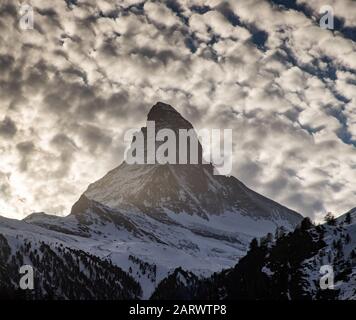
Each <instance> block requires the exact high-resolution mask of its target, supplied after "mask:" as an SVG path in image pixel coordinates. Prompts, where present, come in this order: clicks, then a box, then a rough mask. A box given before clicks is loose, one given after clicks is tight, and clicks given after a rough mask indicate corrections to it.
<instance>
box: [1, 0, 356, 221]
mask: <svg viewBox="0 0 356 320" xmlns="http://www.w3.org/2000/svg"><path fill="white" fill-rule="evenodd" d="M28 3H29V4H30V5H31V6H32V7H33V10H34V29H33V30H21V29H20V28H19V8H20V4H21V3H20V2H19V1H12V0H2V1H1V4H0V42H1V46H0V156H1V162H0V212H1V214H3V215H7V216H11V217H16V218H22V217H24V216H25V215H27V214H29V213H31V212H33V211H46V212H48V213H54V214H59V215H64V214H67V213H68V212H69V208H70V206H71V204H72V203H73V202H74V201H75V199H77V198H78V196H79V194H80V193H81V192H83V191H84V190H85V188H86V186H87V185H88V183H90V182H92V181H94V180H95V179H97V178H99V177H101V176H102V175H103V174H105V173H106V172H107V171H108V170H109V169H111V168H112V167H114V166H116V165H117V164H118V163H120V162H121V160H122V152H123V149H124V145H123V133H124V131H125V130H126V129H128V128H132V127H140V126H141V125H142V124H143V123H144V120H145V114H146V112H147V110H148V108H149V107H150V106H151V105H152V104H153V103H155V102H156V101H158V100H162V101H165V102H167V103H170V104H172V105H173V106H175V107H176V108H177V109H178V110H179V111H180V112H182V114H183V115H184V116H186V117H187V118H189V119H191V120H192V122H193V123H194V125H195V126H196V127H197V128H203V127H208V128H231V129H233V134H234V167H233V174H234V175H235V176H237V177H238V178H240V179H241V180H242V181H243V182H245V183H246V184H247V185H248V186H250V187H252V188H254V189H255V190H256V191H258V192H261V193H263V194H265V195H267V196H270V197H272V198H273V199H274V200H276V201H279V202H281V203H282V204H284V205H287V206H289V207H291V208H293V209H296V210H298V211H300V212H301V213H302V214H304V215H308V216H311V217H313V218H316V219H320V217H321V216H322V215H323V214H324V213H325V212H326V211H332V212H334V213H336V214H341V213H343V212H345V211H346V210H348V209H350V208H351V207H354V206H355V205H356V187H355V180H356V170H355V169H356V150H355V146H356V111H355V104H356V90H355V84H356V44H355V38H356V35H355V30H356V29H355V25H356V20H355V15H354V14H352V13H353V12H355V9H356V8H355V6H356V4H355V2H352V1H349V0H343V1H340V0H338V1H332V0H329V1H328V0H323V1H313V2H312V3H309V1H308V2H307V1H296V2H292V1H262V0H258V1H257V0H256V1H254V0H246V1H219V0H211V1H210V0H205V1H203V0H201V1H200V0H196V1H193V0H169V1H135V0H130V1H129V0H128V1H103V0H99V1H95V2H92V1H88V0H78V1H68V0H67V1H64V0H63V1H49V0H48V1H46V0H32V1H29V2H28ZM326 4H329V5H331V6H332V7H333V8H334V13H335V16H336V22H337V23H336V30H334V31H330V30H324V29H321V28H320V27H319V25H318V19H319V9H320V7H321V6H323V5H326Z"/></svg>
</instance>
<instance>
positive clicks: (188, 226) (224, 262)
mask: <svg viewBox="0 0 356 320" xmlns="http://www.w3.org/2000/svg"><path fill="white" fill-rule="evenodd" d="M147 120H148V121H155V123H156V130H159V129H162V128H169V129H172V130H174V131H175V132H176V131H177V130H179V129H191V128H193V127H192V125H191V124H190V123H189V122H188V121H187V120H186V119H184V118H183V117H182V116H181V115H180V114H179V113H178V112H177V111H176V110H175V109H174V108H173V107H171V106H169V105H167V104H164V103H157V104H156V105H155V106H153V107H152V109H151V111H150V112H149V114H148V117H147ZM141 130H142V132H143V133H144V135H145V137H146V138H147V135H146V132H147V129H146V128H142V129H141ZM201 152H202V146H201V145H200V144H199V158H200V157H201ZM213 169H214V168H213V166H212V165H211V164H202V163H200V164H186V165H178V164H177V165H173V164H165V165H161V164H128V163H126V162H123V163H122V164H121V165H120V166H118V167H117V168H115V169H113V170H112V171H110V172H109V173H108V174H107V175H105V176H104V177H103V178H101V179H100V180H98V181H97V182H95V183H93V184H91V185H90V186H89V187H88V189H87V191H86V192H85V193H84V194H83V195H82V196H81V197H80V199H79V200H78V202H77V203H75V204H74V206H73V208H72V211H71V214H69V215H68V216H66V217H57V216H51V215H47V214H45V213H34V214H32V215H30V216H29V217H27V218H26V219H24V221H14V220H10V219H5V218H1V220H0V235H2V237H3V242H2V246H4V247H6V248H7V249H6V250H5V251H6V252H8V251H9V250H10V251H11V253H9V254H6V255H4V254H3V262H4V263H5V264H6V263H9V261H11V259H12V260H13V259H15V262H16V257H19V256H21V254H25V256H26V259H27V260H28V262H29V264H31V263H32V264H35V265H37V266H38V259H40V258H37V260H36V259H35V258H34V256H32V257H31V255H30V254H31V252H32V250H34V249H33V248H36V250H37V251H36V253H38V252H39V250H40V251H41V249H40V248H41V246H48V250H51V254H50V256H51V257H52V258H53V257H56V259H57V260H58V261H63V259H65V258H64V257H65V256H67V255H68V254H64V251H63V249H62V250H58V248H65V251H66V252H70V254H73V255H75V252H80V253H81V254H82V255H87V256H85V257H86V259H89V260H90V259H94V260H95V259H99V260H100V263H104V265H103V266H97V268H104V266H106V267H107V268H108V269H109V270H110V268H119V269H120V270H122V271H124V273H123V275H122V277H126V278H125V282H130V288H133V289H132V290H131V291H130V292H128V293H127V294H126V295H124V292H122V295H121V296H120V297H134V296H139V295H140V296H141V297H142V298H148V297H149V296H150V295H151V294H152V292H153V291H154V290H155V288H156V286H157V284H158V283H159V282H160V281H161V280H162V279H163V278H165V277H166V276H167V275H168V274H169V272H171V271H172V270H174V269H176V268H177V267H181V268H183V269H184V270H189V271H191V272H193V273H194V274H196V275H198V276H209V275H210V274H211V273H213V272H218V271H221V270H222V269H224V268H228V267H232V266H233V265H235V264H236V262H237V261H238V260H239V259H240V258H241V257H242V256H244V255H245V254H246V252H247V251H248V245H249V243H250V241H251V239H252V238H254V237H262V236H264V235H265V234H267V233H268V232H274V231H275V229H276V228H277V227H282V226H283V227H284V228H285V229H287V230H293V229H294V228H295V226H296V225H297V224H298V223H299V222H300V221H301V220H302V216H301V215H299V214H298V213H296V212H294V211H292V210H289V209H288V208H285V207H283V206H282V205H280V204H278V203H276V202H274V201H272V200H270V199H268V198H265V197H263V196H262V195H260V194H258V193H256V192H254V191H252V190H250V189H249V188H248V187H246V186H245V185H244V184H243V183H241V182H240V181H239V180H237V179H236V178H234V177H227V176H221V175H214V174H213ZM28 243H31V248H32V249H27V250H26V251H25V253H24V251H23V250H24V249H23V248H27V246H28ZM46 248H47V247H46ZM2 250H3V251H4V249H2ZM43 250H44V249H43ZM12 257H15V258H12ZM93 257H94V258H93ZM19 259H20V260H21V258H19ZM33 259H35V262H37V263H34V260H33ZM76 261H77V260H76ZM16 263H17V264H18V263H20V261H17V262H16ZM98 263H99V262H98ZM17 264H16V265H17ZM88 264H89V263H86V265H88ZM108 264H109V267H108ZM77 267H78V268H79V270H80V273H85V274H87V275H88V277H89V275H91V274H92V273H90V274H89V273H87V272H89V271H87V270H86V269H85V268H84V269H83V270H82V268H83V266H82V263H80V262H78V266H77ZM51 271H52V272H53V273H55V272H56V270H51ZM62 271H63V270H61V272H62ZM92 272H93V273H94V274H98V273H96V272H95V271H92ZM108 272H109V271H108ZM4 275H5V273H3V277H4ZM0 276H1V274H0ZM48 277H49V275H48V274H47V275H46V280H43V281H49V280H48V279H47V278H48ZM0 281H1V280H0ZM14 281H15V280H14V279H13V282H14ZM39 281H42V280H39ZM116 281H117V282H120V281H124V280H122V279H121V280H120V279H117V280H116ZM135 281H137V282H138V283H139V284H140V285H141V288H142V294H141V293H138V291H139V290H137V288H135V285H134V283H135ZM15 282H16V281H15ZM44 283H46V282H44ZM44 283H42V285H43V284H44ZM42 285H41V287H42ZM104 286H105V284H104ZM121 287H122V290H123V291H124V287H123V286H122V285H121ZM42 290H43V292H47V291H46V290H45V289H42ZM104 292H107V289H105V290H104ZM38 294H39V295H41V294H40V293H38ZM48 294H49V293H48ZM51 294H53V292H52V291H51ZM60 295H61V292H57V296H60ZM78 295H79V296H80V297H87V296H90V295H89V294H88V295H80V294H79V293H78ZM64 296H65V297H66V298H68V297H70V295H68V294H65V295H64ZM100 297H105V294H102V295H101V296H100Z"/></svg>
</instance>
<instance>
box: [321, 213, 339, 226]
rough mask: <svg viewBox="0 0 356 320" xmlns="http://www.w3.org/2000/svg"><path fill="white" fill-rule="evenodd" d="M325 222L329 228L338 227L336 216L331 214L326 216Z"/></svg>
mask: <svg viewBox="0 0 356 320" xmlns="http://www.w3.org/2000/svg"><path fill="white" fill-rule="evenodd" d="M324 220H325V222H326V223H327V224H328V225H329V226H335V225H336V219H335V216H334V215H333V214H332V213H331V212H328V213H327V215H326V216H325V218H324Z"/></svg>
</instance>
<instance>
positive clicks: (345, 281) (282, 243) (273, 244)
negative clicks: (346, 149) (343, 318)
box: [151, 209, 356, 300]
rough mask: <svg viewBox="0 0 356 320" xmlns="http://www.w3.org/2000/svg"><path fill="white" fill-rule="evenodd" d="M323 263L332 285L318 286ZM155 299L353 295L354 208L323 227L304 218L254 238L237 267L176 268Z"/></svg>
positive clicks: (355, 260)
mask: <svg viewBox="0 0 356 320" xmlns="http://www.w3.org/2000/svg"><path fill="white" fill-rule="evenodd" d="M291 252H292V254H291ZM323 266H324V267H325V266H331V267H332V270H333V273H334V275H333V288H332V287H330V288H326V289H325V288H322V287H321V286H320V279H321V277H322V276H323V275H325V272H324V271H321V270H322V267H323ZM329 284H331V283H329ZM151 298H152V299H186V300H192V299H212V300H224V299H230V300H231V299H237V300H271V299H272V300H315V299H330V300H333V299H336V300H355V299H356V210H355V209H354V210H351V211H350V212H348V213H346V214H345V215H343V216H341V217H339V218H338V219H336V220H334V221H330V222H328V223H326V224H324V225H319V226H315V225H313V224H312V223H311V222H310V221H309V220H308V219H304V220H303V221H302V222H301V224H300V226H298V227H297V228H296V229H295V230H294V231H293V232H290V233H280V232H277V233H276V235H275V236H274V237H265V238H262V239H261V240H260V241H259V242H258V241H257V240H255V241H253V242H251V245H250V249H249V251H248V253H247V255H246V256H245V257H243V258H242V259H241V260H240V261H239V262H238V264H237V265H236V266H235V267H234V268H231V269H227V270H224V271H223V272H220V273H214V274H213V275H212V276H211V277H209V278H207V279H199V277H197V276H196V275H194V274H192V273H190V272H189V271H185V270H182V269H181V268H177V269H175V270H174V271H173V272H171V273H170V274H169V276H168V277H167V278H166V279H164V280H163V281H161V282H160V283H159V284H158V286H157V289H156V290H155V292H154V293H153V295H152V297H151Z"/></svg>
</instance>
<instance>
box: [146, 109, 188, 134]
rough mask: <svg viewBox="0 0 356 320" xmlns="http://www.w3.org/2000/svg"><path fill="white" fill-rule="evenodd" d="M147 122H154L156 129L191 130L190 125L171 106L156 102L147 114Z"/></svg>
mask: <svg viewBox="0 0 356 320" xmlns="http://www.w3.org/2000/svg"><path fill="white" fill-rule="evenodd" d="M147 121H155V123H156V128H157V129H173V130H176V129H187V130H189V129H193V126H192V124H191V123H190V122H189V121H187V120H186V119H184V118H183V117H182V116H181V114H180V113H179V112H178V111H177V110H176V109H174V108H173V107H172V106H171V105H169V104H166V103H163V102H157V103H156V104H155V105H154V106H153V107H152V108H151V110H150V111H149V112H148V115H147Z"/></svg>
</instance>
